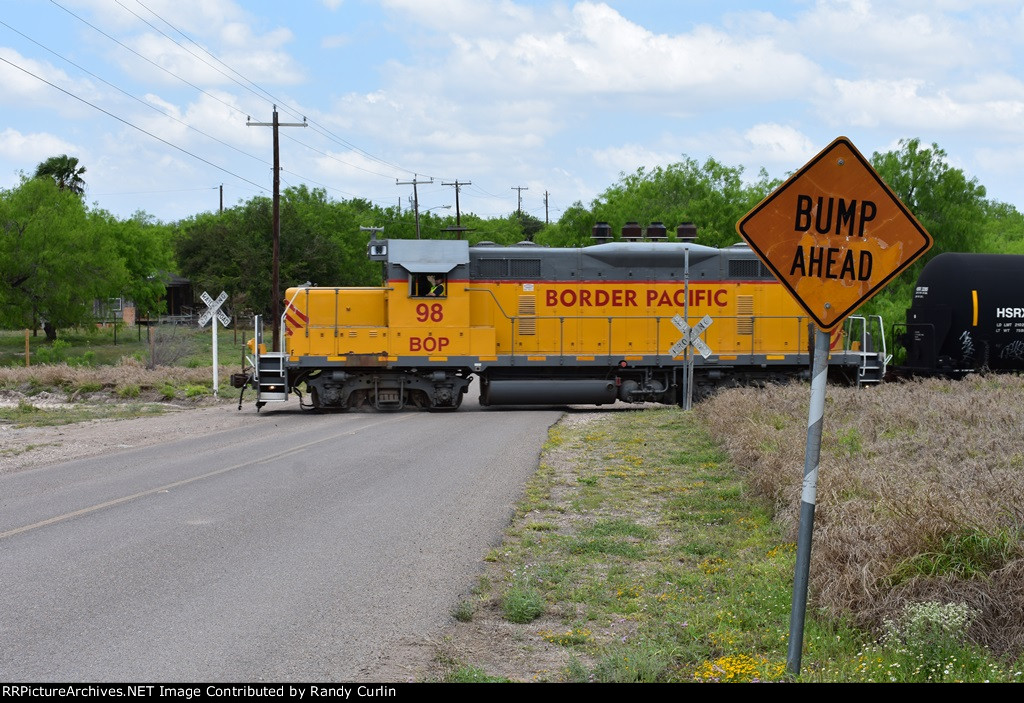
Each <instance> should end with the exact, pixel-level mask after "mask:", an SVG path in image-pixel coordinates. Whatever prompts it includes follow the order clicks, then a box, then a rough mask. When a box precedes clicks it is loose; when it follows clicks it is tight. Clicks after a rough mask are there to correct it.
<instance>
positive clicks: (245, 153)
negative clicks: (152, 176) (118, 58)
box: [0, 20, 271, 166]
mask: <svg viewBox="0 0 1024 703" xmlns="http://www.w3.org/2000/svg"><path fill="white" fill-rule="evenodd" d="M0 24H2V25H3V26H5V27H7V28H8V29H9V30H11V31H12V32H14V33H15V34H18V35H20V36H22V37H24V38H25V39H27V40H28V41H30V42H32V43H33V44H35V45H36V46H38V47H40V48H41V49H43V50H45V51H48V52H50V53H51V54H53V55H54V56H56V57H57V58H59V59H61V60H62V61H65V62H67V63H68V64H70V65H72V66H74V67H75V68H77V69H78V70H79V71H82V72H83V73H85V74H86V75H89V76H91V77H93V78H95V79H96V80H98V81H100V82H101V83H103V84H104V85H108V86H110V87H111V88H113V89H114V90H116V91H118V92H119V93H121V94H122V95H124V96H126V97H129V98H131V99H132V100H134V101H136V102H137V103H140V104H141V105H144V106H145V107H148V108H149V109H151V110H153V111H155V112H157V113H158V114H161V115H163V116H164V117H167V118H168V119H171V120H174V121H175V122H177V123H178V124H180V125H182V126H184V127H187V128H188V129H191V130H192V131H194V132H196V133H198V134H201V135H203V136H204V137H206V138H207V139H211V140H213V141H215V142H217V143H218V144H220V145H222V146H226V147H227V148H229V149H231V150H233V151H236V152H238V153H239V154H242V155H243V156H248V157H249V158H250V159H255V160H256V161H259V162H260V163H262V164H264V165H267V166H270V165H271V164H270V162H268V161H267V160H266V159H263V158H261V157H259V156H256V155H255V154H250V153H248V152H246V151H243V150H242V149H239V148H238V147H236V146H234V145H233V144H229V143H228V142H225V141H224V140H222V139H218V138H217V137H215V136H213V135H212V134H208V133H206V132H204V131H203V130H201V129H199V128H198V127H196V126H194V125H191V124H189V123H188V122H185V121H184V120H181V119H178V118H177V117H175V116H174V115H172V114H170V113H168V112H165V111H163V110H161V109H160V108H158V107H157V106H156V105H154V104H153V103H151V102H147V101H145V100H143V99H142V98H140V97H138V96H135V95H132V94H131V93H129V92H128V91H127V90H124V89H123V88H120V87H118V86H116V85H114V84H113V83H111V82H110V81H108V80H106V79H105V78H103V77H102V76H98V75H96V74H95V73H93V72H92V71H90V70H89V69H87V68H85V67H84V66H80V65H79V64H77V63H75V62H74V61H72V60H71V59H69V58H67V57H66V56H62V55H61V54H59V53H57V52H56V51H54V50H53V49H51V48H50V47H48V46H46V45H45V44H42V43H40V42H38V41H36V40H35V39H33V38H32V37H30V36H28V35H27V34H25V33H24V32H22V31H20V30H18V29H15V28H14V27H12V26H11V25H9V24H7V23H6V22H4V21H3V20H0Z"/></svg>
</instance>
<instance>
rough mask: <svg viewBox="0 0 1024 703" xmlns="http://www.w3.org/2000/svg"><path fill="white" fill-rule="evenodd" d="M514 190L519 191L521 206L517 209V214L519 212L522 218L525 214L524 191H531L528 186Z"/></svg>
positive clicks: (515, 187) (517, 187)
mask: <svg viewBox="0 0 1024 703" xmlns="http://www.w3.org/2000/svg"><path fill="white" fill-rule="evenodd" d="M512 190H517V191H519V206H518V207H517V208H516V212H518V213H519V215H520V216H522V214H523V191H524V190H530V189H529V188H527V187H526V186H512Z"/></svg>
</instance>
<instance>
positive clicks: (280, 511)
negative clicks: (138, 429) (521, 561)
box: [0, 400, 560, 681]
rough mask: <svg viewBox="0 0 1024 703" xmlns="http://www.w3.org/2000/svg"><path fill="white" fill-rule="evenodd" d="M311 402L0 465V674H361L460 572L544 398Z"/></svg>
mask: <svg viewBox="0 0 1024 703" xmlns="http://www.w3.org/2000/svg"><path fill="white" fill-rule="evenodd" d="M467 406H468V407H464V408H463V409H462V410H460V411H459V412H457V413H451V414H435V413H425V412H408V413H396V414H369V413H365V414H364V413H353V414H331V415H314V414H310V413H304V412H300V411H298V410H297V408H296V407H295V406H294V405H293V404H289V409H283V410H274V409H273V408H271V407H268V408H266V409H264V411H263V412H262V413H261V414H260V415H259V416H257V415H256V413H255V412H254V411H253V410H252V409H251V406H250V408H249V409H248V410H247V411H246V412H251V413H252V415H253V417H252V423H251V428H250V429H245V430H242V431H238V430H230V431H224V432H219V433H215V434H212V435H209V436H206V437H203V438H202V439H200V440H198V441H197V440H195V439H189V440H187V441H178V442H170V443H166V444H161V445H157V446H152V447H148V448H144V449H135V450H128V451H123V452H120V453H116V454H111V455H109V456H105V457H101V458H94V459H88V460H80V461H73V462H68V463H65V464H59V465H54V466H49V467H44V468H40V469H34V470H27V471H22V472H18V473H13V474H9V475H3V476H0V574H2V581H3V585H2V588H0V642H3V646H2V647H0V680H3V681H289V680H291V681H325V680H334V681H344V680H347V681H352V680H375V679H376V676H375V672H376V671H378V669H377V667H378V665H379V664H380V661H381V660H382V658H383V657H385V655H386V654H387V652H388V650H389V648H392V647H394V646H395V645H396V643H398V642H400V641H402V640H403V639H407V638H410V637H425V636H429V634H430V633H432V632H435V631H437V630H438V629H439V628H440V627H441V626H442V625H443V624H444V623H445V622H446V621H447V620H448V619H449V617H450V615H449V613H450V612H451V610H452V608H453V607H454V605H455V604H456V603H457V602H458V600H459V599H460V598H461V597H462V596H464V595H465V593H466V592H467V591H468V589H469V588H470V587H471V586H472V585H473V583H474V582H475V578H476V576H477V575H478V573H479V572H478V568H479V564H480V558H481V556H482V555H483V554H484V553H486V551H487V550H488V549H489V548H491V547H492V546H493V545H494V544H496V543H497V540H498V539H499V538H500V535H501V531H502V529H503V527H504V525H505V524H506V522H507V520H508V517H509V515H510V512H511V509H512V507H513V504H514V502H515V500H516V499H517V498H518V496H519V495H520V494H521V492H522V487H523V484H524V482H525V480H526V478H527V477H528V476H529V475H530V474H531V473H532V472H533V470H534V469H535V468H536V464H537V457H538V454H539V451H540V447H541V445H542V443H543V441H544V439H545V438H546V435H547V428H548V427H549V426H550V425H551V424H552V423H553V422H555V421H556V420H557V418H558V417H559V415H560V413H559V412H558V411H555V410H536V409H535V410H526V411H516V410H506V411H500V410H497V411H495V410H486V411H482V410H480V409H478V408H476V407H474V406H473V405H472V404H470V403H469V402H468V400H467Z"/></svg>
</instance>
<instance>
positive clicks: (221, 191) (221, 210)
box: [220, 183, 224, 215]
mask: <svg viewBox="0 0 1024 703" xmlns="http://www.w3.org/2000/svg"><path fill="white" fill-rule="evenodd" d="M220 214H222V215H223V214H224V184H223V183H221V184H220Z"/></svg>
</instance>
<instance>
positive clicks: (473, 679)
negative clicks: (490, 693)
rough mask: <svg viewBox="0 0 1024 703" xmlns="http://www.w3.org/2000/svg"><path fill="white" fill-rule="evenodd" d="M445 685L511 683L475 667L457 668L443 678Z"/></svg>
mask: <svg viewBox="0 0 1024 703" xmlns="http://www.w3.org/2000/svg"><path fill="white" fill-rule="evenodd" d="M444 680H445V683H512V681H511V680H510V679H506V678H504V677H501V676H491V675H490V674H488V673H487V672H486V671H484V670H483V669H481V668H480V667H477V666H465V665H463V666H459V667H457V668H456V669H454V670H452V671H451V672H449V674H448V675H447V676H445V678H444Z"/></svg>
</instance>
